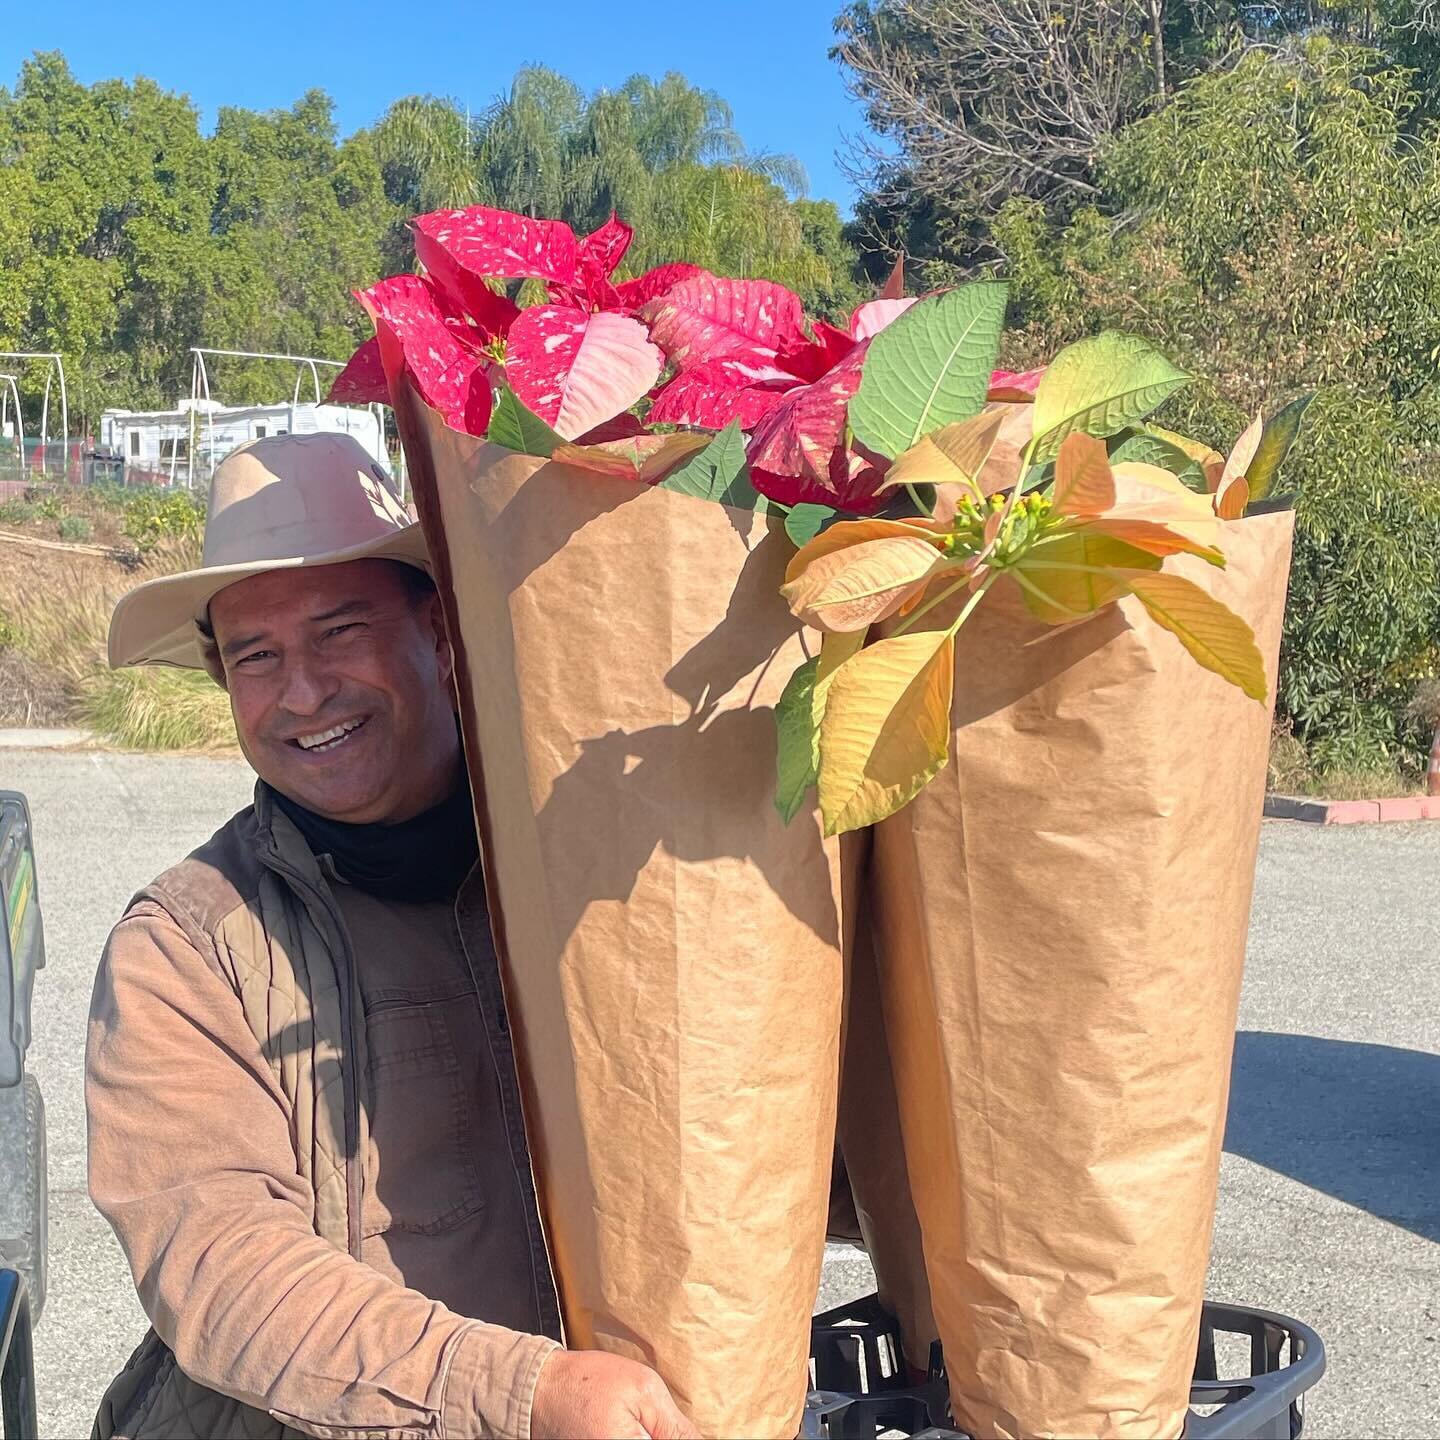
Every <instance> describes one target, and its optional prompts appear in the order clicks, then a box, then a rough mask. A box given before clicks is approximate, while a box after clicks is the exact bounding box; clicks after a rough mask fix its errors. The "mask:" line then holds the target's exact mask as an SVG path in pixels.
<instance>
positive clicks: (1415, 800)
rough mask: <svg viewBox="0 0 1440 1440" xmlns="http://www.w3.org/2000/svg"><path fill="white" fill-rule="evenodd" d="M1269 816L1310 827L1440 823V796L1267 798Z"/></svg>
mask: <svg viewBox="0 0 1440 1440" xmlns="http://www.w3.org/2000/svg"><path fill="white" fill-rule="evenodd" d="M1265 816H1266V818H1267V819H1270V820H1300V821H1303V822H1304V823H1306V824H1310V825H1374V824H1378V823H1381V822H1383V821H1415V820H1440V795H1405V796H1397V797H1396V798H1395V799H1391V800H1311V799H1309V798H1307V797H1302V796H1298V795H1267V796H1266V797H1265Z"/></svg>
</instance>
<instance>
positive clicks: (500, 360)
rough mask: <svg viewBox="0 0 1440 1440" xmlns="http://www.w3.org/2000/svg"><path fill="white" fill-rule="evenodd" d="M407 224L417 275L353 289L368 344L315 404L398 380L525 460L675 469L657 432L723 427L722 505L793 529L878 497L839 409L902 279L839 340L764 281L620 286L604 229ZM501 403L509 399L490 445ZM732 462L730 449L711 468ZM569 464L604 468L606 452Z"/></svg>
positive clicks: (478, 211)
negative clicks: (531, 295) (742, 507)
mask: <svg viewBox="0 0 1440 1440" xmlns="http://www.w3.org/2000/svg"><path fill="white" fill-rule="evenodd" d="M413 229H414V236H415V253H416V257H417V259H418V260H419V262H420V265H421V267H422V269H423V273H422V274H417V275H408V274H407V275H396V276H391V277H389V278H388V279H385V280H381V281H380V282H378V283H377V284H375V285H373V286H371V287H370V288H369V289H366V290H362V291H357V292H356V295H357V299H359V301H360V303H361V304H362V305H363V306H364V307H365V309H366V311H367V312H368V313H369V315H370V317H371V319H372V320H373V321H374V324H375V332H376V333H375V336H374V338H373V339H371V340H368V341H366V343H365V344H364V345H362V346H361V347H360V348H359V350H357V351H356V353H355V355H354V356H353V357H352V358H351V360H350V362H349V364H348V365H347V366H346V367H345V369H344V370H343V372H342V373H341V375H340V376H339V378H338V379H337V380H336V382H335V384H334V386H333V387H332V389H331V392H330V396H329V398H330V399H331V400H332V401H336V402H341V403H351V404H362V403H368V402H371V401H388V399H389V398H390V386H391V384H393V383H395V381H396V380H397V379H398V377H399V376H400V374H402V373H403V374H404V375H405V376H406V377H407V378H408V381H409V383H411V384H413V385H414V387H415V389H416V390H417V392H418V393H419V395H420V397H421V398H422V399H423V400H424V401H425V402H426V404H428V405H430V406H431V408H433V409H434V410H436V411H438V412H439V413H440V414H441V415H442V416H443V417H444V419H445V421H446V423H447V424H449V425H451V426H452V427H454V428H455V429H457V430H460V431H463V432H464V433H466V434H471V435H484V436H488V437H489V438H491V439H492V440H496V441H497V443H512V442H518V443H516V445H515V448H524V449H526V451H527V453H535V454H549V453H550V449H548V448H544V447H546V446H550V447H553V446H554V445H555V444H558V443H570V444H573V443H576V442H578V443H579V444H581V445H584V446H590V445H600V446H604V445H612V446H613V445H621V446H628V448H629V450H630V451H631V452H636V446H637V445H638V446H639V449H640V450H644V451H646V452H647V453H648V454H650V455H651V456H652V457H653V456H654V455H656V454H670V455H674V454H676V453H678V452H677V451H676V447H673V446H671V447H665V446H662V445H660V444H659V437H660V436H662V435H663V434H664V433H665V432H667V431H670V430H672V429H674V428H675V427H685V428H687V429H691V430H696V429H699V430H702V431H703V430H708V431H711V432H720V431H724V430H725V429H726V428H727V427H729V426H731V425H734V426H738V427H739V430H740V432H741V433H742V434H743V435H744V437H745V442H744V446H743V451H744V460H743V469H744V473H745V481H746V483H745V485H744V486H743V487H737V486H734V485H733V484H731V483H730V482H731V481H732V480H733V479H734V478H735V477H734V476H731V477H729V478H728V479H727V482H726V486H728V488H727V489H726V495H727V501H728V503H731V504H739V503H742V502H743V503H745V504H747V505H749V506H750V507H751V508H755V507H757V506H759V505H761V504H763V503H765V502H766V501H769V502H773V503H774V504H775V505H776V506H777V507H779V508H783V509H787V510H788V509H791V508H794V507H797V506H803V507H805V508H804V510H803V511H802V512H801V515H800V516H799V517H798V518H797V520H796V522H795V524H796V525H797V526H801V525H806V524H809V525H815V524H818V523H819V521H820V519H821V518H823V517H824V516H828V515H829V514H830V513H832V512H836V511H844V512H847V513H852V514H869V513H873V512H874V511H876V510H879V509H881V508H882V507H884V506H885V505H886V504H887V503H888V500H889V497H888V496H887V495H886V493H885V491H884V487H883V483H882V482H883V479H884V464H883V460H882V459H881V457H878V456H876V455H875V454H874V453H873V452H872V451H870V450H868V449H867V448H866V447H865V446H864V445H863V444H862V443H861V442H860V441H858V440H857V439H856V437H855V435H854V433H853V432H852V431H851V429H850V427H849V425H848V423H847V412H848V406H849V403H850V400H851V398H852V397H853V396H854V395H855V393H856V391H857V389H858V388H859V386H860V382H861V372H862V368H863V367H864V364H865V359H866V355H867V353H868V351H869V348H870V346H871V344H872V343H873V341H874V340H875V338H876V337H877V336H878V335H879V334H880V333H881V332H882V331H884V330H885V329H886V328H887V327H888V326H889V325H890V324H891V323H892V322H893V321H894V320H896V319H897V318H898V317H899V316H901V315H903V314H904V313H905V312H906V311H907V310H909V309H910V308H911V307H912V306H914V305H915V304H916V303H917V302H916V299H915V298H914V297H907V296H905V295H904V293H903V285H904V277H903V268H902V267H901V265H899V264H897V266H896V268H895V271H894V273H893V274H892V275H891V278H890V280H889V282H888V283H887V284H886V286H885V287H884V289H883V290H882V292H881V294H880V295H879V296H877V297H876V298H875V299H874V300H871V301H868V302H866V303H865V304H863V305H860V306H859V307H858V308H856V310H855V311H854V313H853V314H852V315H851V316H850V317H849V319H848V321H847V322H846V324H845V325H844V326H843V327H841V326H837V325H833V324H831V323H830V322H828V321H826V320H823V319H813V320H811V319H807V317H806V316H805V314H804V308H803V306H802V304H801V301H800V299H799V297H798V296H797V295H795V294H794V293H793V292H791V291H789V290H787V289H786V288H785V287H784V286H782V285H777V284H775V283H774V282H773V281H769V280H757V279H732V278H727V277H723V276H716V275H712V274H710V273H709V272H708V271H705V270H702V269H701V268H700V267H698V266H696V265H689V264H683V263H675V264H668V265H661V266H659V267H657V268H655V269H652V270H649V271H646V272H645V273H644V274H642V275H639V276H636V277H634V278H632V279H625V280H621V279H617V278H616V276H617V274H618V272H619V270H620V267H621V265H622V264H623V261H624V258H625V255H626V253H627V251H628V250H629V247H630V243H631V240H632V238H633V232H632V231H631V229H630V227H629V226H627V225H625V224H624V223H623V222H622V221H620V220H619V219H618V218H616V217H613V216H612V217H611V219H610V220H609V221H607V222H606V223H605V224H604V225H602V226H601V227H600V228H599V229H598V230H596V231H594V232H593V233H591V234H589V235H585V236H577V235H576V234H575V233H574V231H572V230H571V229H570V227H569V226H568V225H565V224H564V223H563V222H561V221H557V220H537V219H532V218H531V217H529V216H525V215H517V214H513V213H511V212H509V211H503V210H494V209H490V208H488V207H485V206H472V207H470V208H469V209H466V210H446V211H437V212H435V213H434V214H430V215H421V216H419V217H417V218H416V219H415V221H414V222H413ZM522 281H528V282H531V283H532V285H533V284H536V283H538V285H539V286H541V287H542V288H543V290H544V292H545V296H546V299H545V302H544V303H542V304H538V305H532V306H529V307H527V308H523V309H522V308H521V307H520V306H519V305H518V304H517V303H516V301H515V299H514V298H512V296H511V295H510V294H509V293H508V291H509V289H511V288H513V287H514V286H515V284H516V283H517V282H522ZM994 378H995V385H996V390H995V395H996V397H998V398H1012V397H1013V398H1021V399H1027V398H1029V393H1028V391H1029V390H1033V385H1034V381H1035V378H1036V377H1035V376H1026V375H1012V374H1009V373H1008V372H997V373H996V375H995V377H994ZM1027 387H1028V390H1027ZM505 393H508V394H509V395H511V396H512V397H513V401H514V404H512V405H510V406H509V407H508V411H509V413H508V417H507V419H506V421H505V423H504V424H502V426H501V430H500V433H499V435H498V436H497V435H495V434H492V433H491V428H492V420H493V418H494V416H495V415H496V413H497V411H496V406H497V399H498V397H499V396H500V395H502V394H505ZM517 405H518V407H520V408H522V409H523V410H524V411H526V412H527V413H528V415H529V416H531V417H533V418H534V420H538V421H540V422H543V424H542V425H538V426H537V425H535V424H533V423H530V422H527V423H526V425H525V427H524V436H523V437H522V436H520V435H518V434H517V432H516V430H515V428H514V425H513V423H512V422H513V421H514V419H515V416H516V415H517V414H518V411H517V410H516V406H517ZM642 409H643V410H644V411H645V412H646V413H645V415H644V418H643V420H642V418H641V415H640V411H641V410H642ZM636 453H638V452H636ZM738 453H739V452H737V450H736V449H735V447H734V446H733V445H727V446H726V447H725V448H724V451H723V454H722V458H725V459H727V461H728V460H730V459H733V458H734V457H735V456H736V455H737V454H738ZM566 458H567V459H568V460H570V461H571V462H572V463H576V464H581V465H585V464H588V465H589V467H590V468H592V469H601V470H606V469H608V470H610V471H611V472H612V473H620V471H619V470H618V469H617V468H616V467H615V466H614V465H612V464H609V462H607V461H606V459H605V456H604V454H603V452H602V453H600V454H598V455H593V456H589V455H580V454H577V453H575V452H574V451H569V452H567V456H566ZM621 468H623V466H622V467H621ZM637 473H638V472H637ZM644 476H645V479H646V480H647V481H648V482H650V483H658V482H659V481H660V480H661V479H663V478H664V467H663V466H662V465H660V464H658V462H654V461H653V458H652V463H651V464H650V466H649V467H648V468H646V469H645V470H644ZM722 488H725V487H722ZM792 533H803V531H792Z"/></svg>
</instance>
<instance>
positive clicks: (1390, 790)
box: [1265, 730, 1423, 800]
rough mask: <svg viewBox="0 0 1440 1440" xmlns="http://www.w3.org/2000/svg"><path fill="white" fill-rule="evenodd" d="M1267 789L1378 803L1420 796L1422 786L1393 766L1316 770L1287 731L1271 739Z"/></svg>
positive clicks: (1285, 793)
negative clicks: (1399, 797) (1396, 797)
mask: <svg viewBox="0 0 1440 1440" xmlns="http://www.w3.org/2000/svg"><path fill="white" fill-rule="evenodd" d="M1265 788H1266V789H1267V790H1270V791H1272V792H1273V793H1275V794H1278V795H1308V796H1314V797H1316V798H1318V799H1323V800H1378V799H1390V798H1393V797H1395V796H1400V795H1418V794H1420V793H1422V788H1423V787H1422V786H1421V785H1420V784H1418V783H1417V779H1416V777H1414V776H1408V775H1406V774H1404V773H1403V772H1402V771H1400V770H1399V769H1397V768H1396V767H1395V766H1393V765H1381V766H1374V767H1372V768H1369V769H1361V770H1317V769H1316V768H1315V766H1314V765H1313V763H1312V762H1311V760H1310V756H1309V755H1308V754H1307V753H1306V750H1305V747H1304V745H1302V744H1301V743H1300V741H1299V740H1297V739H1296V738H1295V736H1294V735H1291V734H1290V733H1288V732H1287V731H1285V730H1276V731H1275V733H1274V734H1273V735H1272V736H1271V737H1270V773H1269V775H1268V777H1267V779H1266V785H1265Z"/></svg>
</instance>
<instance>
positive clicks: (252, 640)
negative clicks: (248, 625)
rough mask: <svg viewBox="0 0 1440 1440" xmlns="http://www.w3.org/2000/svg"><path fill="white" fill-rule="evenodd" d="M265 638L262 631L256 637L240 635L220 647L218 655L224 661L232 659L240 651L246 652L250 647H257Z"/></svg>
mask: <svg viewBox="0 0 1440 1440" xmlns="http://www.w3.org/2000/svg"><path fill="white" fill-rule="evenodd" d="M264 638H265V634H264V631H261V632H260V633H259V634H256V635H241V636H238V637H237V638H236V639H234V640H227V641H226V642H225V643H224V644H223V645H222V646H221V647H220V653H221V655H223V656H224V657H225V659H227V660H229V659H232V658H233V657H234V656H236V655H238V654H239V653H240V652H241V651H242V650H248V649H249V648H250V647H251V646H252V645H258V644H259V643H260V642H261V641H262V640H263V639H264Z"/></svg>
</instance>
